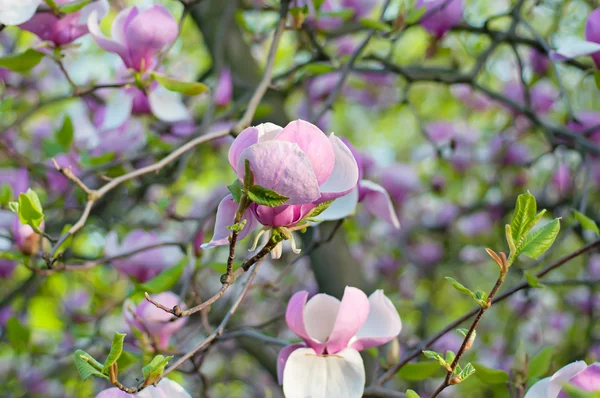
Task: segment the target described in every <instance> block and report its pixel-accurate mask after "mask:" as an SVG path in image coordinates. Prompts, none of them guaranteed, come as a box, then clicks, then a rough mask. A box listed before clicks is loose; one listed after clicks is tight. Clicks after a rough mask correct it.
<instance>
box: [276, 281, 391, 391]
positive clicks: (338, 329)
mask: <svg viewBox="0 0 600 398" xmlns="http://www.w3.org/2000/svg"><path fill="white" fill-rule="evenodd" d="M285 320H286V322H287V324H288V327H289V328H290V329H291V330H292V331H293V332H294V333H295V334H296V335H297V336H298V337H300V338H301V339H302V340H304V342H303V343H298V344H292V345H288V346H286V347H284V348H283V349H282V350H281V351H280V352H279V357H278V358H277V374H278V378H279V382H280V383H281V384H283V392H284V394H285V396H286V397H287V398H297V397H298V398H300V397H313V396H315V397H316V396H320V397H345V398H359V397H362V394H363V391H364V384H365V368H364V365H363V361H362V358H361V357H360V354H359V353H358V352H359V351H362V350H365V349H367V348H371V347H376V346H379V345H382V344H385V343H387V342H390V341H392V340H393V339H394V338H396V336H398V334H400V330H401V329H402V322H401V320H400V316H399V315H398V312H397V311H396V308H395V307H394V305H393V304H392V302H391V301H390V299H388V298H387V297H386V296H385V295H384V294H383V291H382V290H377V291H375V292H374V293H373V294H372V295H371V296H370V297H369V298H367V296H366V295H365V294H364V293H363V292H362V291H361V290H359V289H357V288H354V287H346V290H345V291H344V297H343V298H342V301H341V302H340V300H338V299H337V298H335V297H332V296H329V295H327V294H317V295H315V296H314V297H312V298H311V299H310V300H308V292H307V291H300V292H297V293H296V294H294V295H293V296H292V298H291V299H290V301H289V303H288V306H287V310H286V313H285Z"/></svg>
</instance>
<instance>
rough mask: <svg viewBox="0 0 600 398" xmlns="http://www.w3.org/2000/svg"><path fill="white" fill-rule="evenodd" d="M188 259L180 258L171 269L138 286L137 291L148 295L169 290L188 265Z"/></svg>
mask: <svg viewBox="0 0 600 398" xmlns="http://www.w3.org/2000/svg"><path fill="white" fill-rule="evenodd" d="M188 261H189V258H188V257H187V256H186V257H184V258H182V259H181V260H180V261H179V262H178V263H177V264H175V265H174V266H173V267H171V268H168V269H166V270H164V271H163V272H161V273H160V274H158V275H156V276H155V277H154V278H152V279H150V280H149V281H147V282H145V283H143V284H141V285H139V286H138V289H137V290H139V291H144V292H148V293H151V294H152V293H160V292H164V291H166V290H169V289H170V288H171V287H173V286H175V284H176V283H177V282H178V281H179V278H180V277H181V274H182V272H183V269H184V268H185V265H186V264H187V263H188Z"/></svg>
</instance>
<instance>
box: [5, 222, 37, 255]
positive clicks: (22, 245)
mask: <svg viewBox="0 0 600 398" xmlns="http://www.w3.org/2000/svg"><path fill="white" fill-rule="evenodd" d="M39 228H40V229H41V230H43V229H44V222H43V221H42V224H41V225H40V227H39ZM12 234H13V238H14V239H15V242H16V244H17V247H18V248H19V250H20V251H21V253H23V254H25V255H28V256H31V255H33V254H35V253H37V252H38V250H39V249H40V243H41V236H40V235H39V234H38V233H37V232H35V231H34V230H33V228H31V227H30V226H29V225H24V224H22V223H21V220H19V217H17V216H15V218H14V221H13V225H12Z"/></svg>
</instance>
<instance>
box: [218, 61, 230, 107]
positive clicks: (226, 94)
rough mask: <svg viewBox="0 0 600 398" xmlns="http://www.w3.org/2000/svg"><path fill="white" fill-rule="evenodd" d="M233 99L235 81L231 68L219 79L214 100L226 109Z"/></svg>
mask: <svg viewBox="0 0 600 398" xmlns="http://www.w3.org/2000/svg"><path fill="white" fill-rule="evenodd" d="M232 97H233V80H232V78H231V71H230V70H229V68H224V69H223V70H222V71H221V74H220V75H219V78H218V79H217V85H216V86H215V92H214V98H215V104H216V105H217V106H222V107H225V106H227V105H229V103H230V102H231V98H232Z"/></svg>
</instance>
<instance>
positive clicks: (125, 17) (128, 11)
mask: <svg viewBox="0 0 600 398" xmlns="http://www.w3.org/2000/svg"><path fill="white" fill-rule="evenodd" d="M139 13H140V12H139V10H138V8H137V7H129V8H124V9H123V10H121V11H120V12H119V13H118V14H117V16H116V17H115V20H114V21H113V24H112V26H111V29H110V34H111V35H112V38H113V40H114V41H116V42H117V43H120V44H121V45H122V46H123V47H127V40H126V38H125V30H126V29H127V26H129V24H130V23H131V21H133V19H134V18H135V17H137V16H138V15H139Z"/></svg>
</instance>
